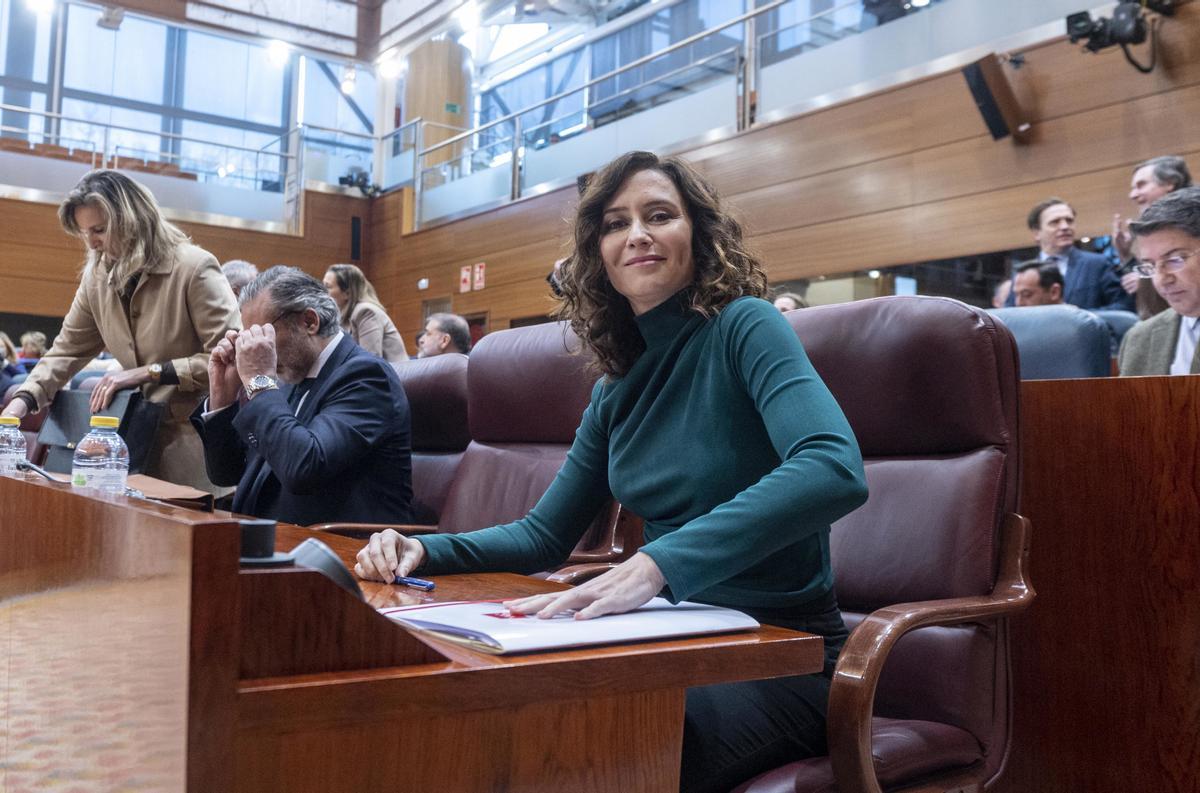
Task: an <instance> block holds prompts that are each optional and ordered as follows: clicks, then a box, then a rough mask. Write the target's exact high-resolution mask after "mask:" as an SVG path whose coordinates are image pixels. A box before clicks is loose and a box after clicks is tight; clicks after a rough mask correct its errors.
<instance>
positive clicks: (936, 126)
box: [370, 4, 1200, 334]
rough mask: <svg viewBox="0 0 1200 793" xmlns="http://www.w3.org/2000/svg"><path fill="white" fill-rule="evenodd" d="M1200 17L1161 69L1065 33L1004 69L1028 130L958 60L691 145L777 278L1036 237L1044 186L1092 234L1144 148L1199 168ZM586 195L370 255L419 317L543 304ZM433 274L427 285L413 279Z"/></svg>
mask: <svg viewBox="0 0 1200 793" xmlns="http://www.w3.org/2000/svg"><path fill="white" fill-rule="evenodd" d="M1198 33H1200V7H1198V6H1197V4H1190V5H1187V6H1184V7H1183V8H1181V9H1180V11H1179V13H1178V14H1177V16H1176V17H1175V18H1174V19H1172V20H1168V21H1167V22H1165V23H1164V24H1163V26H1162V41H1161V45H1162V46H1161V47H1160V67H1159V69H1158V70H1157V71H1156V72H1154V73H1153V74H1151V75H1143V74H1140V73H1138V72H1136V71H1134V69H1133V68H1132V67H1130V66H1129V65H1128V64H1127V63H1125V60H1124V58H1122V56H1121V54H1120V52H1119V51H1117V50H1114V51H1112V52H1104V53H1101V54H1099V55H1091V54H1085V53H1082V52H1080V50H1079V47H1078V46H1075V45H1072V44H1070V43H1069V42H1067V41H1066V40H1065V39H1056V40H1052V41H1048V42H1045V43H1043V44H1040V45H1037V46H1034V47H1030V48H1029V49H1027V50H1025V51H1024V53H1023V54H1024V55H1025V56H1026V63H1025V65H1024V66H1023V67H1021V68H1020V69H1018V70H1013V69H1012V68H1011V67H1006V69H1008V73H1009V76H1010V79H1011V81H1012V83H1013V87H1014V90H1015V92H1016V93H1017V95H1018V96H1019V97H1020V98H1021V99H1022V101H1023V102H1025V103H1026V104H1027V106H1028V107H1030V108H1031V109H1032V117H1033V118H1034V120H1035V124H1034V130H1033V141H1032V143H1031V144H1029V145H1026V146H1019V145H1016V144H1014V143H1013V142H1012V141H1011V140H1001V141H993V140H992V139H991V137H990V136H989V135H988V134H987V131H986V128H985V127H984V124H983V120H982V119H981V118H980V115H979V113H978V111H977V110H976V108H975V105H974V102H973V101H972V99H971V96H970V93H969V91H968V90H967V87H966V82H965V80H964V79H963V77H962V75H961V74H960V73H959V72H958V71H957V70H955V71H952V72H948V73H945V74H941V75H935V76H932V77H929V78H925V79H922V80H919V81H916V82H913V83H909V84H907V85H903V86H899V87H897V88H893V89H890V90H887V91H884V92H881V93H877V94H874V95H871V96H866V97H862V98H859V99H856V100H853V101H850V102H846V103H844V104H841V105H837V106H834V107H829V108H824V109H821V110H817V111H814V112H811V113H808V114H807V115H804V116H800V117H798V118H794V119H788V120H785V121H780V122H776V123H772V124H767V125H763V126H760V127H756V128H755V129H753V130H750V131H748V132H745V133H743V134H741V135H738V136H737V137H734V138H731V139H727V140H723V141H719V142H716V143H713V144H710V145H706V146H701V147H698V148H696V149H694V150H692V151H688V152H684V155H685V156H686V157H687V158H688V159H689V160H691V161H692V162H693V163H694V164H696V165H697V166H698V167H699V168H700V169H701V170H702V171H703V172H705V173H706V175H707V176H708V177H709V178H710V179H712V181H713V182H714V183H715V184H716V186H717V187H718V189H720V190H721V191H722V193H723V194H724V195H725V197H726V199H727V201H728V202H729V205H730V206H731V208H732V209H733V210H734V212H735V213H736V214H737V215H738V216H739V217H741V218H742V219H743V221H744V222H745V224H746V228H747V231H748V234H749V237H750V243H751V245H752V246H753V247H754V248H756V249H757V250H758V251H759V252H760V253H761V254H762V256H763V257H764V260H765V261H766V264H767V268H768V272H769V274H770V275H771V277H772V279H774V280H784V279H789V278H796V277H803V276H815V275H822V274H835V273H842V272H848V271H853V270H860V269H868V268H872V267H881V266H887V265H894V264H903V263H908V262H916V261H925V260H930V259H940V258H950V257H954V256H964V255H971V254H976V253H984V252H989V251H995V250H1004V249H1009V248H1017V247H1023V246H1026V245H1029V244H1031V238H1030V235H1029V232H1028V229H1026V227H1025V215H1026V213H1027V212H1028V210H1029V208H1030V207H1031V206H1032V205H1033V204H1035V203H1037V202H1038V201H1039V200H1041V199H1042V198H1044V197H1047V196H1049V195H1059V196H1062V197H1064V198H1066V199H1067V200H1069V201H1071V203H1072V204H1073V205H1074V206H1075V209H1076V211H1077V213H1078V215H1079V227H1080V230H1081V233H1083V234H1091V235H1096V234H1102V233H1105V232H1106V231H1107V230H1108V228H1109V225H1110V223H1111V218H1112V214H1113V213H1114V212H1121V213H1126V214H1127V213H1128V212H1129V211H1130V210H1131V209H1132V208H1133V207H1132V205H1131V204H1130V203H1129V201H1128V199H1127V198H1126V194H1127V192H1128V183H1129V176H1130V172H1131V170H1132V167H1133V166H1134V165H1135V164H1136V163H1137V162H1139V161H1141V160H1143V159H1145V158H1148V157H1152V156H1155V155H1158V154H1164V153H1177V154H1181V155H1184V156H1186V157H1189V158H1190V159H1191V160H1192V163H1193V165H1194V166H1196V167H1197V168H1200V156H1198V155H1200V130H1198V129H1197V128H1196V126H1195V125H1194V124H1193V123H1191V119H1194V118H1195V117H1196V116H1197V113H1198V111H1200V35H1197V34H1198ZM1142 54H1143V55H1144V54H1145V53H1142ZM574 197H575V193H574V190H573V189H572V188H564V189H561V190H558V191H555V192H553V193H549V194H546V195H544V196H539V197H537V198H533V199H528V200H525V201H521V202H518V203H516V204H510V205H508V206H505V207H501V208H499V209H496V210H494V211H491V212H487V213H484V214H481V215H477V216H474V217H471V218H466V219H463V220H460V221H457V222H454V223H450V224H447V225H444V226H439V227H435V228H432V229H429V230H426V231H421V232H418V233H415V234H411V235H406V236H402V237H399V238H397V237H396V236H395V234H394V232H393V231H392V230H391V229H389V231H388V232H387V234H388V236H387V239H388V242H389V244H388V245H387V246H386V247H379V248H373V249H372V251H371V254H370V272H371V275H372V278H373V280H374V281H375V283H376V285H377V286H378V287H379V289H380V293H381V296H382V297H383V299H384V301H385V303H388V304H389V307H394V310H395V311H396V313H397V316H395V317H394V318H395V319H396V322H397V324H398V325H400V326H401V328H402V329H403V330H404V332H406V333H409V334H411V333H413V332H415V331H416V330H417V329H418V328H419V327H420V306H421V302H422V300H427V299H430V298H435V297H451V300H452V304H453V305H454V307H455V310H456V311H463V312H473V311H483V310H488V311H490V319H491V327H492V328H501V327H505V323H506V321H508V320H511V319H512V318H514V317H519V316H529V315H534V314H541V313H545V311H546V305H547V300H546V288H545V284H544V282H543V280H542V279H543V278H544V276H545V274H546V272H548V270H549V267H550V264H551V262H552V261H553V260H554V259H556V258H558V257H560V256H562V255H564V252H565V250H566V247H565V245H564V242H565V240H566V235H567V231H568V229H567V224H566V223H565V222H564V218H565V217H566V216H568V215H569V214H570V212H571V210H572V207H573V203H574ZM384 200H385V201H386V200H387V199H384ZM388 212H395V214H394V216H389V218H390V219H389V223H393V224H398V222H399V221H398V218H399V213H398V212H396V211H395V210H394V209H389V210H388ZM373 233H376V234H378V232H373ZM475 261H486V262H487V263H488V287H487V289H485V290H483V291H482V292H475V293H470V294H467V295H458V294H457V290H458V267H459V266H460V265H462V264H471V263H473V262H475ZM421 277H427V278H429V279H430V289H429V290H428V291H426V292H422V293H420V294H419V295H418V294H417V293H416V292H415V284H416V281H417V279H418V278H421ZM522 289H524V290H525V291H524V292H522V291H521V290H522Z"/></svg>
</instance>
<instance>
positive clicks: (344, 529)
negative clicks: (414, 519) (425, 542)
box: [305, 523, 438, 540]
mask: <svg viewBox="0 0 1200 793" xmlns="http://www.w3.org/2000/svg"><path fill="white" fill-rule="evenodd" d="M305 528H308V529H311V530H313V531H328V532H331V533H333V534H341V535H342V536H344V537H353V538H354V539H356V540H365V539H368V538H369V537H370V536H371V535H372V534H374V533H375V532H378V531H383V530H384V529H395V530H396V531H398V532H400V533H401V534H403V535H404V536H405V537H413V536H416V535H418V534H436V533H437V530H438V527H437V526H422V525H418V524H415V523H314V524H313V525H311V526H307V527H305Z"/></svg>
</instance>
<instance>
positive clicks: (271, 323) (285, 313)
mask: <svg viewBox="0 0 1200 793" xmlns="http://www.w3.org/2000/svg"><path fill="white" fill-rule="evenodd" d="M299 313H300V312H299V311H284V312H283V313H281V314H280V315H279V316H277V317H275V319H273V320H271V321H270V322H268V323H267V324H268V325H274V324H275V323H276V322H278V321H279V320H281V319H283V318H284V317H290V316H291V315H292V314H299Z"/></svg>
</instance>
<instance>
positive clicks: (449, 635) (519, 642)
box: [379, 598, 758, 654]
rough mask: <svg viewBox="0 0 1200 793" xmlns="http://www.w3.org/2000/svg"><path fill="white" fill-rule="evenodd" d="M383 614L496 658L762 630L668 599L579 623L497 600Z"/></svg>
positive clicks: (733, 616) (721, 612)
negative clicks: (527, 612) (517, 610)
mask: <svg viewBox="0 0 1200 793" xmlns="http://www.w3.org/2000/svg"><path fill="white" fill-rule="evenodd" d="M379 613H381V614H383V615H384V616H386V617H388V618H389V619H392V620H395V621H396V622H398V623H400V624H401V625H403V626H405V627H406V628H409V629H410V630H413V631H416V632H418V633H430V634H433V635H435V636H437V637H438V638H442V639H447V640H449V641H453V642H457V643H460V644H464V645H466V646H468V647H471V648H473V649H476V650H481V651H484V652H490V653H496V654H503V653H517V652H528V651H531V650H548V649H555V648H561V647H582V646H585V645H592V644H612V643H615V642H628V641H638V640H643V639H666V638H673V637H678V636H694V635H701V634H709V633H725V632H728V631H744V630H755V629H757V628H758V622H757V621H756V620H755V619H754V618H753V617H750V616H749V615H746V614H743V613H742V612H740V611H734V610H733V609H727V608H722V607H720V606H708V605H705V604H702V603H689V602H686V601H684V602H682V603H678V604H672V603H671V602H670V601H668V600H665V599H663V598H654V599H652V600H651V601H650V602H648V603H646V604H645V605H644V606H641V607H640V608H638V609H635V610H634V611H630V612H627V613H625V614H610V615H607V616H603V617H595V618H593V619H589V620H577V619H575V618H574V616H573V615H572V614H561V615H559V616H557V617H552V618H551V619H548V620H543V619H538V618H537V617H533V616H522V615H517V614H511V613H510V612H509V611H508V609H506V608H505V607H504V605H503V604H502V603H498V602H494V601H483V602H481V601H471V602H452V603H431V604H425V605H420V606H399V607H395V608H384V609H380V610H379Z"/></svg>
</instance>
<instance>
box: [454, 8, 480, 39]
mask: <svg viewBox="0 0 1200 793" xmlns="http://www.w3.org/2000/svg"><path fill="white" fill-rule="evenodd" d="M454 21H455V22H457V23H458V25H459V27H461V28H462V29H463V33H470V32H471V31H473V30H475V29H476V28H477V27H479V6H478V5H477V4H476V3H475V0H467V2H465V3H463V4H462V5H460V6H459V7H458V10H457V11H455V12H454Z"/></svg>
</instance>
